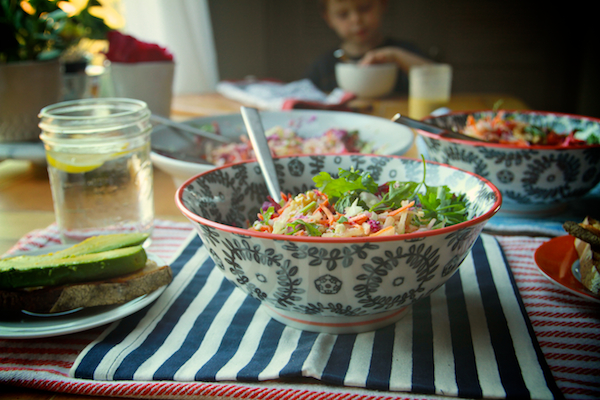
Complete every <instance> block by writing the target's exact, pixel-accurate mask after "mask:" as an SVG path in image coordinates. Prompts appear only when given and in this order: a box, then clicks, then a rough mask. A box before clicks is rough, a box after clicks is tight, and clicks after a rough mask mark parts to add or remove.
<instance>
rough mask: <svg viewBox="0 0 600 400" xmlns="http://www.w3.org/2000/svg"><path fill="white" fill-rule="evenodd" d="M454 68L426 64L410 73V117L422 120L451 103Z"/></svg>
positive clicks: (444, 65) (446, 65)
mask: <svg viewBox="0 0 600 400" xmlns="http://www.w3.org/2000/svg"><path fill="white" fill-rule="evenodd" d="M451 87H452V67H451V66H450V65H448V64H426V65H419V66H415V67H412V68H411V69H410V71H409V90H408V115H409V117H411V118H413V119H422V118H424V117H426V116H428V115H429V114H431V112H432V111H434V110H436V109H438V108H440V107H445V106H447V105H448V102H449V101H450V91H451Z"/></svg>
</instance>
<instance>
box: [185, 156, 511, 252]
mask: <svg viewBox="0 0 600 400" xmlns="http://www.w3.org/2000/svg"><path fill="white" fill-rule="evenodd" d="M320 155H325V156H339V155H340V154H320ZM360 155H364V156H366V157H369V156H371V157H385V158H394V159H407V160H410V158H407V157H401V156H393V155H389V156H388V155H378V154H360ZM308 157H310V155H303V156H285V157H273V158H274V159H285V158H308ZM413 160H415V161H417V162H423V161H422V160H419V159H413ZM249 163H256V160H249V161H241V162H238V163H234V164H227V165H224V166H221V167H217V168H214V169H212V170H210V171H206V172H202V173H200V174H198V175H195V176H193V177H191V178H189V179H188V180H186V181H185V182H184V183H183V184H182V185H181V186H180V187H179V188H178V189H177V191H176V192H175V203H176V205H177V207H178V208H179V210H180V211H181V212H182V213H183V215H184V216H185V217H187V218H188V219H190V220H192V221H194V222H198V223H200V224H202V225H207V226H210V227H213V228H215V229H219V230H222V231H226V232H230V233H235V234H238V235H245V236H252V237H259V238H264V239H271V240H284V241H290V242H319V243H362V242H388V241H396V240H406V239H413V238H420V237H426V236H436V235H442V234H446V233H449V232H453V231H456V230H459V229H463V228H466V227H469V226H473V225H478V224H480V223H482V222H484V221H486V220H488V219H490V218H491V217H493V216H494V214H496V213H497V212H498V211H499V210H500V206H501V205H502V195H501V194H500V190H498V188H497V187H496V186H495V185H494V184H493V183H491V182H490V181H489V180H487V179H485V178H483V177H481V176H479V175H477V174H474V173H472V172H469V171H465V170H464V169H460V168H456V167H453V166H451V165H447V164H442V163H438V162H434V161H426V163H427V164H434V165H440V166H443V167H446V168H450V169H455V170H458V171H461V172H464V173H465V174H468V175H472V176H474V177H476V178H477V179H479V180H480V181H482V182H483V183H485V184H486V185H487V186H488V187H489V188H490V189H491V190H492V191H493V192H494V193H495V195H496V201H495V202H494V204H493V205H492V207H490V210H489V211H487V212H486V213H484V214H483V215H480V216H479V217H476V218H473V219H471V220H469V221H465V222H461V223H460V224H456V225H452V226H448V227H445V228H440V229H434V230H431V231H424V232H418V233H406V234H403V235H390V236H375V237H371V236H367V237H346V238H324V237H312V236H290V235H279V234H273V233H263V232H255V231H250V230H248V229H244V228H237V227H234V226H230V225H225V224H221V223H219V222H215V221H211V220H209V219H206V218H203V217H200V216H199V215H197V214H194V213H193V212H192V211H190V210H188V209H187V208H186V207H185V205H184V204H183V201H182V196H183V192H184V190H185V188H186V187H188V186H189V185H190V183H192V182H193V181H194V180H196V179H197V178H199V177H201V176H203V175H206V174H210V173H212V172H213V171H215V170H219V169H224V168H230V167H232V166H234V165H239V164H249Z"/></svg>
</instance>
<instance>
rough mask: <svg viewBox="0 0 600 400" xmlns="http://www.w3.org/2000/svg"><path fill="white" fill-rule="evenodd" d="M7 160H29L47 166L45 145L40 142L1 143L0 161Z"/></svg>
mask: <svg viewBox="0 0 600 400" xmlns="http://www.w3.org/2000/svg"><path fill="white" fill-rule="evenodd" d="M5 159H13V160H29V161H31V162H33V163H36V164H40V165H46V152H45V150H44V145H43V143H42V142H41V141H39V142H22V143H0V161H1V160H5Z"/></svg>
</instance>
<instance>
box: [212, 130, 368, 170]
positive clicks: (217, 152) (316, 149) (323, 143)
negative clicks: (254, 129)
mask: <svg viewBox="0 0 600 400" xmlns="http://www.w3.org/2000/svg"><path fill="white" fill-rule="evenodd" d="M265 134H266V136H267V143H268V144H269V148H270V149H271V152H272V153H273V155H275V156H287V155H299V154H327V153H333V154H341V153H370V152H372V150H373V148H372V146H371V144H369V143H367V142H364V141H362V140H361V139H360V138H359V135H358V131H347V130H344V129H329V130H328V131H326V132H325V133H323V134H322V135H321V136H318V137H313V138H303V137H300V136H298V135H297V134H296V132H294V131H293V130H291V129H288V128H283V127H281V126H276V127H273V128H271V129H269V130H267V131H266V132H265ZM254 158H255V156H254V151H253V150H252V144H251V143H250V140H249V139H248V138H247V137H246V136H242V137H241V143H230V144H224V145H220V146H217V147H215V148H213V149H210V150H209V151H208V152H207V155H206V160H207V161H209V162H210V163H211V164H214V165H217V166H221V165H225V164H229V163H233V162H238V161H245V160H251V159H254Z"/></svg>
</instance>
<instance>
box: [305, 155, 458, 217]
mask: <svg viewBox="0 0 600 400" xmlns="http://www.w3.org/2000/svg"><path fill="white" fill-rule="evenodd" d="M425 176H426V164H425V160H423V179H422V181H421V182H412V181H407V182H402V181H392V182H388V183H386V184H385V185H384V186H383V188H384V189H387V192H386V191H385V190H383V191H380V188H379V186H378V185H377V183H376V182H375V181H374V180H373V178H372V177H371V175H370V174H369V173H368V172H361V171H355V170H354V169H351V170H350V171H348V170H344V169H342V168H340V169H339V178H337V179H334V178H333V177H332V176H331V175H329V174H328V173H327V172H321V173H320V174H319V175H317V176H315V177H314V178H313V181H314V182H315V184H316V185H317V188H318V189H319V190H321V192H323V193H324V194H326V195H327V196H328V197H329V199H330V202H331V203H332V204H334V205H335V209H336V210H337V211H338V212H341V213H343V212H344V210H345V209H346V208H347V207H349V206H351V205H352V204H354V202H355V201H356V202H357V204H358V205H359V206H361V207H362V208H364V209H369V210H370V211H377V212H381V211H384V210H393V209H396V208H400V207H402V201H403V200H408V201H411V200H415V202H416V205H417V206H420V207H421V209H422V210H423V213H424V216H423V217H422V219H421V221H416V222H417V223H422V224H427V223H429V221H431V220H432V219H433V218H435V219H436V221H438V223H437V224H436V225H442V224H443V225H445V226H448V225H455V224H458V223H460V222H464V221H466V219H467V209H466V196H465V195H464V194H462V195H460V196H457V195H455V194H454V193H452V191H451V190H450V188H449V187H448V186H446V185H443V186H428V185H427V184H426V183H425ZM422 188H424V193H420V191H421V190H422ZM362 192H369V193H373V194H380V195H381V201H379V202H378V203H377V204H374V205H373V206H371V207H369V206H367V205H366V204H365V202H364V201H362V200H361V199H360V194H361V193H362ZM380 192H382V193H380ZM294 222H295V221H294Z"/></svg>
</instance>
